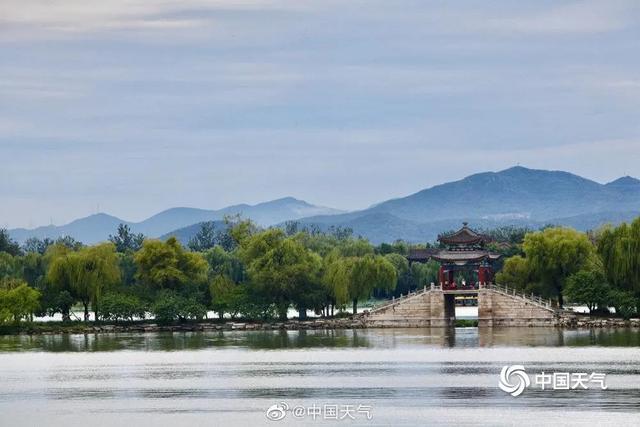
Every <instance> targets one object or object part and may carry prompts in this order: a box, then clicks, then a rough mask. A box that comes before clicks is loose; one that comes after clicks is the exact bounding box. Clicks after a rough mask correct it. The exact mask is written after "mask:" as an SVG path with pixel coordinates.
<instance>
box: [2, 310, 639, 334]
mask: <svg viewBox="0 0 640 427" xmlns="http://www.w3.org/2000/svg"><path fill="white" fill-rule="evenodd" d="M504 326H506V325H504ZM451 327H478V320H477V319H458V320H457V321H456V323H455V324H454V325H452V326H440V327H438V328H443V329H444V328H451ZM495 327H500V326H499V325H496V326H495ZM511 327H516V328H523V329H524V328H526V329H529V328H537V327H547V328H549V327H552V328H556V329H610V328H616V329H624V328H640V319H637V318H634V319H630V320H624V319H620V318H598V317H595V318H589V317H588V316H584V317H583V316H575V317H572V318H570V319H567V318H564V319H557V321H556V322H554V323H550V324H548V325H533V324H532V325H522V326H511ZM389 328H394V327H393V326H391V327H389V326H387V327H382V329H389ZM395 328H397V327H395ZM433 328H436V326H433ZM480 328H482V329H484V328H492V327H491V326H480ZM331 329H381V327H379V326H376V327H372V326H369V325H367V321H366V316H362V315H360V316H357V317H356V318H339V319H322V318H320V319H310V320H287V321H280V322H266V321H265V322H252V321H247V322H244V321H225V322H220V321H218V320H213V319H211V320H209V321H200V322H185V323H179V324H158V323H154V322H130V323H119V324H117V323H110V324H93V323H88V324H85V323H81V322H78V323H76V322H72V323H62V322H59V323H58V322H46V323H24V324H20V325H4V326H1V327H0V336H15V335H65V334H85V335H86V334H107V333H153V332H216V331H220V332H223V331H271V330H286V331H302V330H331ZM416 329H419V328H416Z"/></svg>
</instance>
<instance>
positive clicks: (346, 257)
mask: <svg viewBox="0 0 640 427" xmlns="http://www.w3.org/2000/svg"><path fill="white" fill-rule="evenodd" d="M408 250H409V246H408V245H406V244H405V243H403V242H396V243H394V244H385V245H380V246H378V247H375V246H373V245H372V244H370V243H369V242H368V241H366V240H365V239H362V238H359V237H354V236H353V233H352V231H351V230H348V229H343V228H333V229H330V230H327V231H324V232H322V231H320V230H319V229H307V228H304V227H298V226H297V225H293V223H289V224H287V225H286V226H285V227H283V228H269V229H261V228H260V227H258V226H256V225H255V224H254V223H253V222H251V221H249V220H242V219H240V218H238V217H234V218H227V219H226V222H225V226H224V227H220V228H219V229H217V228H216V225H215V224H214V223H213V222H205V223H202V224H201V225H200V230H199V232H198V233H197V234H196V235H195V236H194V237H193V238H192V239H191V240H190V241H189V243H188V245H186V246H183V245H182V244H181V243H180V242H179V241H178V240H177V239H176V238H174V237H171V238H169V239H167V240H166V241H161V240H158V239H147V238H145V236H143V235H141V234H135V233H133V232H132V231H131V229H130V228H129V226H127V225H124V224H121V225H120V226H119V227H118V229H117V231H116V232H115V234H114V235H111V236H109V241H107V242H104V243H99V244H96V245H91V246H86V245H83V244H81V243H80V242H77V241H75V240H74V239H72V238H69V237H65V238H61V239H57V240H52V239H35V238H32V239H29V240H28V241H27V242H25V244H24V245H22V247H20V246H19V245H18V244H17V243H16V242H13V241H12V240H11V239H10V238H9V235H8V233H7V232H6V230H0V323H3V322H5V323H7V322H17V321H20V320H28V319H31V318H32V317H33V316H34V315H35V316H44V315H49V316H53V315H55V314H59V315H61V316H62V319H63V320H64V321H70V320H78V319H76V318H74V313H75V311H76V309H75V308H77V307H79V308H80V309H81V312H82V314H81V320H84V321H89V319H90V317H91V316H90V313H93V318H94V319H98V320H102V321H115V322H117V321H123V320H129V321H130V320H134V319H142V318H145V317H146V316H149V315H150V316H153V318H155V319H156V320H157V321H161V322H172V321H183V320H187V319H202V318H204V317H206V316H207V313H208V312H210V311H214V312H216V313H217V315H218V316H220V317H221V318H222V317H223V316H227V317H231V318H239V317H241V318H245V319H275V318H278V319H285V318H286V317H287V312H288V310H289V309H290V308H291V307H293V308H295V309H296V310H297V311H298V313H299V318H301V319H304V318H305V317H306V315H307V311H308V310H310V311H313V312H314V313H316V314H317V315H324V316H332V315H335V314H336V310H337V311H342V310H345V309H346V307H347V306H350V307H351V308H352V310H353V311H354V312H356V311H357V310H358V303H359V302H360V303H361V302H362V301H364V300H368V299H369V298H371V297H372V296H373V295H374V294H375V296H377V297H390V296H391V295H395V294H399V293H406V292H409V290H411V289H416V288H417V287H420V286H425V285H426V284H428V283H429V282H431V281H434V280H435V277H436V275H437V268H438V266H437V265H434V264H433V263H430V264H428V265H421V264H417V265H413V266H409V263H408V262H407V260H406V257H405V255H406V254H407V252H408Z"/></svg>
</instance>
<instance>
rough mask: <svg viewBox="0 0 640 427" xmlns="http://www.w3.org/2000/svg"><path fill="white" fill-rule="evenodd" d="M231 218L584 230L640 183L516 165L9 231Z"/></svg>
mask: <svg viewBox="0 0 640 427" xmlns="http://www.w3.org/2000/svg"><path fill="white" fill-rule="evenodd" d="M236 213H240V214H242V216H243V217H245V218H251V219H253V220H254V221H255V222H257V223H258V224H260V225H262V226H271V225H276V224H282V223H284V222H285V221H288V220H298V221H299V222H300V223H301V224H303V225H304V224H314V225H316V226H318V227H320V228H321V229H328V228H329V227H331V226H342V227H349V228H352V229H353V230H354V232H355V234H357V235H361V236H363V237H366V238H368V239H370V240H371V241H372V242H374V243H380V242H384V241H393V240H396V239H404V240H407V241H409V242H425V241H432V240H434V239H435V238H436V236H437V235H438V234H439V233H441V232H442V231H446V230H451V229H457V228H459V226H460V223H461V222H462V221H467V222H469V223H470V224H471V225H472V226H473V227H475V228H484V229H488V228H495V227H500V226H504V225H516V226H527V227H532V228H537V227H540V226H542V225H545V224H558V225H567V226H572V227H575V228H577V229H580V230H587V229H591V228H595V227H598V226H599V225H601V224H604V223H608V222H611V223H614V224H616V223H619V222H621V221H629V220H631V219H633V218H635V217H636V216H638V215H639V214H640V180H638V179H636V178H632V177H629V176H625V177H622V178H619V179H616V180H615V181H612V182H610V183H608V184H599V183H597V182H595V181H591V180H589V179H586V178H582V177H580V176H577V175H574V174H571V173H568V172H561V171H547V170H536V169H528V168H524V167H520V166H518V167H513V168H510V169H506V170H503V171H500V172H484V173H479V174H475V175H470V176H468V177H466V178H464V179H461V180H459V181H454V182H449V183H445V184H441V185H436V186H434V187H431V188H427V189H425V190H422V191H419V192H417V193H415V194H411V195H409V196H406V197H402V198H397V199H392V200H387V201H382V202H380V203H377V204H374V205H372V206H371V207H369V208H367V209H364V210H361V211H355V212H348V213H344V212H341V211H338V210H336V209H331V208H325V207H319V206H314V205H311V204H309V203H307V202H305V201H302V200H297V199H294V198H291V197H288V198H284V199H278V200H273V201H270V202H265V203H260V204H257V205H254V206H251V205H235V206H230V207H228V208H224V209H219V210H204V209H194V208H173V209H168V210H166V211H163V212H160V213H159V214H157V215H154V216H152V217H150V218H148V219H146V220H144V221H142V222H139V223H131V222H126V221H122V220H121V219H119V218H116V217H113V216H109V215H106V214H99V215H92V216H90V217H87V218H83V219H79V220H76V221H74V222H72V223H70V224H67V225H64V226H60V227H55V226H48V227H39V228H37V229H34V230H25V229H16V230H10V233H11V235H12V236H13V237H14V238H15V239H16V240H18V241H20V242H23V241H24V240H26V238H28V237H30V236H37V237H58V236H61V235H71V236H73V237H75V238H76V239H79V240H81V241H83V242H85V243H94V242H97V241H100V240H105V239H106V238H107V236H108V235H109V234H110V233H114V232H115V229H116V227H117V225H118V224H119V223H120V222H124V223H126V224H129V225H130V226H131V228H132V229H133V230H134V231H135V232H141V233H144V234H145V235H147V236H151V237H159V236H164V237H166V236H169V235H176V236H178V237H179V239H180V240H181V241H183V242H187V241H188V240H189V238H191V237H192V236H193V235H194V234H195V233H197V231H198V230H199V229H200V227H199V223H201V222H203V221H220V220H221V219H222V218H223V217H224V215H228V214H231V215H232V214H236Z"/></svg>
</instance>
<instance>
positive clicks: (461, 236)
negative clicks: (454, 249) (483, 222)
mask: <svg viewBox="0 0 640 427" xmlns="http://www.w3.org/2000/svg"><path fill="white" fill-rule="evenodd" d="M438 241H439V242H440V243H444V244H445V245H454V246H470V245H479V244H482V243H488V242H490V241H491V237H489V236H487V235H485V234H481V233H478V232H476V231H474V230H472V229H471V228H469V226H468V225H467V223H466V222H463V223H462V228H461V229H460V230H458V231H456V232H455V233H451V234H441V235H439V236H438Z"/></svg>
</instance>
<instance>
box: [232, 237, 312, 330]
mask: <svg viewBox="0 0 640 427" xmlns="http://www.w3.org/2000/svg"><path fill="white" fill-rule="evenodd" d="M239 255H240V258H241V259H242V260H243V262H244V263H245V265H246V266H247V272H248V274H249V278H250V280H251V282H252V283H253V285H254V287H255V289H256V291H257V292H258V294H259V295H261V296H263V297H264V298H267V299H268V300H269V301H271V302H273V303H274V304H275V305H276V306H277V309H278V315H279V318H280V319H286V317H287V310H288V308H289V306H290V305H291V304H294V305H296V307H297V308H298V310H299V312H300V318H305V315H306V310H307V308H312V307H310V306H311V305H313V304H315V303H316V302H317V301H316V300H317V299H319V298H321V297H319V295H321V293H322V287H321V284H320V274H319V273H320V267H321V258H320V256H318V255H317V254H315V253H313V252H311V251H309V250H308V249H307V248H305V247H304V246H303V245H302V244H301V243H300V242H299V241H297V240H296V239H295V238H293V237H286V235H285V234H284V232H283V231H282V230H280V229H270V230H266V231H264V232H261V233H257V234H254V235H252V236H250V237H246V238H243V239H241V240H240V248H239Z"/></svg>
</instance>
